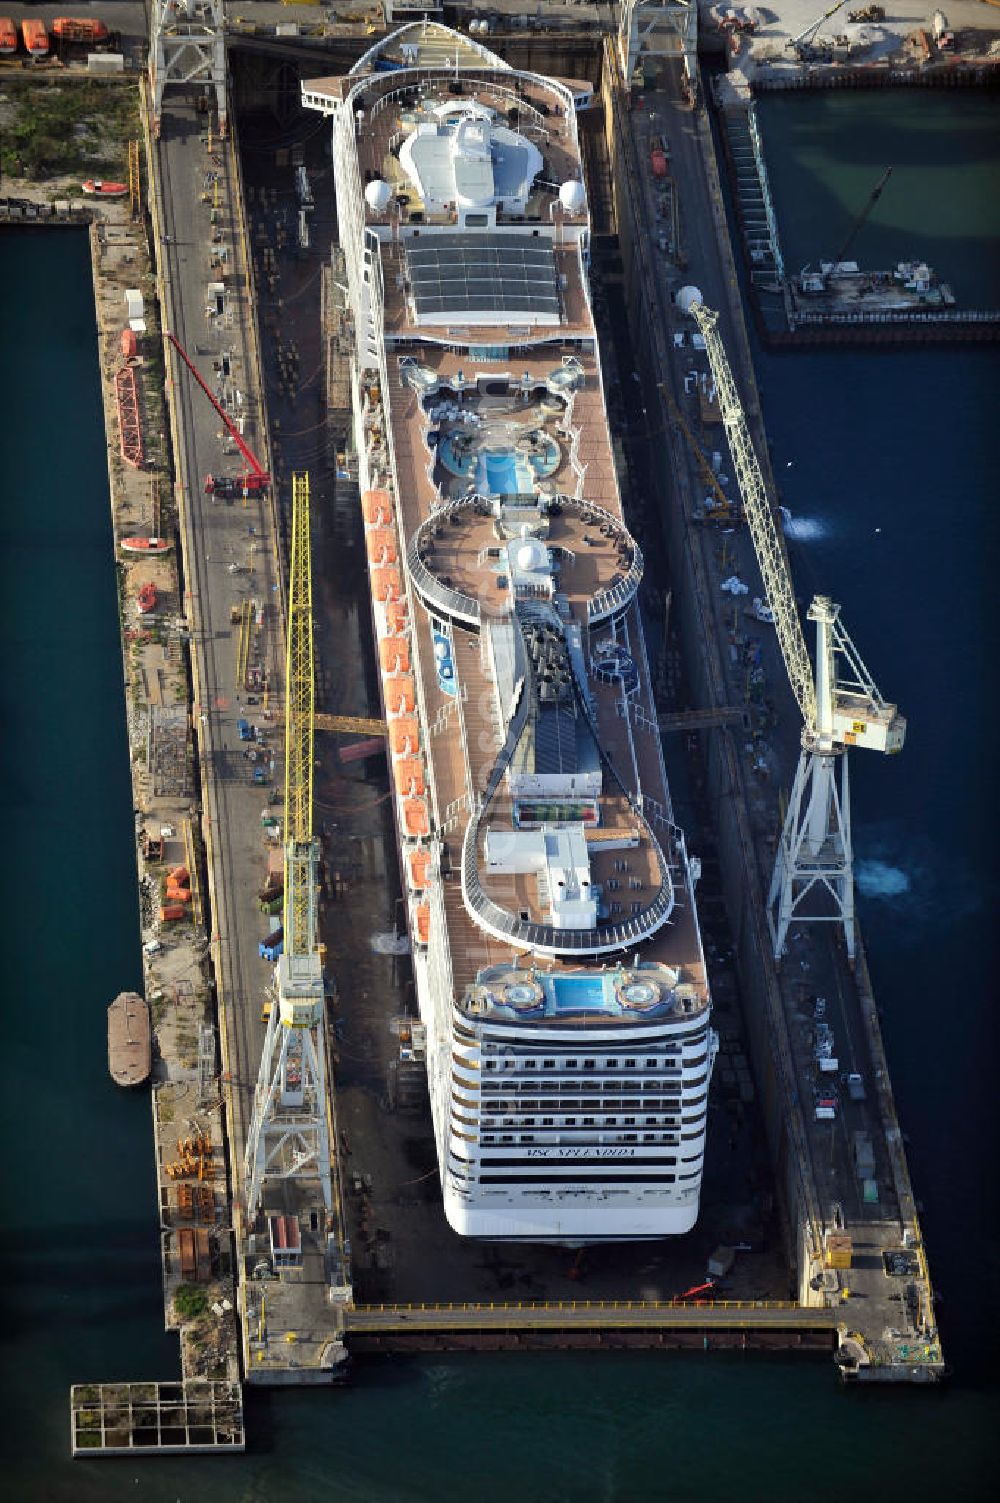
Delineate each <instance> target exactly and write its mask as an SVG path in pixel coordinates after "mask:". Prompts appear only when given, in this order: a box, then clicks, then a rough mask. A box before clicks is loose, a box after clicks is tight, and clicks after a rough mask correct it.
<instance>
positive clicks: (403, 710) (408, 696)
mask: <svg viewBox="0 0 1000 1503" xmlns="http://www.w3.org/2000/svg"><path fill="white" fill-rule="evenodd" d="M415 707H416V699H415V698H414V693H413V679H412V678H411V677H410V675H409V674H408V673H397V674H395V675H394V676H393V677H392V678H387V679H386V680H385V712H386V714H387V715H410V714H412V713H413V710H414V708H415Z"/></svg>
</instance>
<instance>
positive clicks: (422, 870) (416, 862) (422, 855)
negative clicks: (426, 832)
mask: <svg viewBox="0 0 1000 1503" xmlns="http://www.w3.org/2000/svg"><path fill="white" fill-rule="evenodd" d="M407 865H408V867H409V871H410V886H411V887H414V888H416V890H417V891H418V892H420V891H422V890H423V888H425V887H426V886H427V883H428V881H429V880H430V874H431V853H430V851H411V852H410V857H409V861H408V862H407Z"/></svg>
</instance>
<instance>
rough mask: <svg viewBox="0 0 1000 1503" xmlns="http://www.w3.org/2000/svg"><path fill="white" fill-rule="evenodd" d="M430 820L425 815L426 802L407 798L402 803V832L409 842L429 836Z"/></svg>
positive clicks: (421, 799)
mask: <svg viewBox="0 0 1000 1503" xmlns="http://www.w3.org/2000/svg"><path fill="white" fill-rule="evenodd" d="M430 830H431V826H430V820H429V818H428V815H427V800H426V799H423V798H408V799H405V800H404V802H403V832H404V834H405V835H406V836H407V837H408V838H409V839H410V840H419V839H420V838H421V837H422V836H424V835H429V834H430Z"/></svg>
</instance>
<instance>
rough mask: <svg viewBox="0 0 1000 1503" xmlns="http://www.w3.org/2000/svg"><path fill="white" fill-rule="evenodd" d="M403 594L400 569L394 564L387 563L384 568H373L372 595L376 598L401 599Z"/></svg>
mask: <svg viewBox="0 0 1000 1503" xmlns="http://www.w3.org/2000/svg"><path fill="white" fill-rule="evenodd" d="M402 594H403V585H402V581H401V580H400V577H399V570H398V569H397V568H396V567H395V566H394V565H393V564H386V565H385V566H384V567H383V568H380V569H373V570H372V595H373V596H374V597H375V599H376V600H382V601H389V600H399V599H400V598H401V596H402Z"/></svg>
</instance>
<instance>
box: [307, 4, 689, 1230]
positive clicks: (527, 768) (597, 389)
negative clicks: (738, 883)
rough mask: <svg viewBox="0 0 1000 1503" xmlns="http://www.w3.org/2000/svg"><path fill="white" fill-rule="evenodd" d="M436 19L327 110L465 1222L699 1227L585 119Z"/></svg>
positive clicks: (682, 966)
mask: <svg viewBox="0 0 1000 1503" xmlns="http://www.w3.org/2000/svg"><path fill="white" fill-rule="evenodd" d="M590 96H591V89H590V86H589V85H587V84H578V83H572V82H567V81H563V80H558V79H549V78H543V77H541V76H539V75H537V74H534V73H526V72H517V71H513V70H512V69H510V68H509V67H508V65H507V64H506V63H504V62H503V61H502V60H501V59H500V58H498V57H496V56H495V55H494V54H493V53H491V52H490V51H488V50H487V49H486V48H485V47H483V46H482V45H481V44H480V43H477V42H476V41H474V40H472V39H471V38H465V37H463V36H461V35H459V34H458V33H456V32H453V31H450V30H448V29H446V28H445V27H443V26H440V25H437V24H434V23H417V24H416V25H412V26H406V27H403V28H402V29H401V30H400V31H398V32H396V33H395V34H394V35H393V36H391V37H389V38H387V39H386V40H384V41H382V42H380V43H379V44H378V45H377V46H375V47H373V48H372V49H371V50H370V51H369V52H368V53H366V54H365V56H364V57H362V58H361V59H360V61H359V62H358V63H357V64H356V65H355V67H354V68H353V69H352V70H351V72H350V73H349V74H348V75H347V76H345V77H342V78H327V79H314V80H311V81H310V82H308V83H306V84H304V85H303V100H304V103H305V104H306V106H307V107H310V108H313V109H316V110H319V111H321V112H323V113H325V114H328V115H330V116H331V117H332V124H333V151H334V167H335V173H336V193H337V210H338V216H339V223H340V236H341V245H342V248H343V251H344V254H345V257H346V266H347V279H348V290H349V297H350V304H351V310H352V313H353V317H354V324H355V337H356V356H355V369H354V402H355V422H356V433H357V444H358V450H359V455H360V459H359V463H360V479H361V488H362V495H361V502H362V508H363V513H364V527H365V540H366V550H367V559H368V568H369V572H370V584H371V598H372V611H373V619H374V625H375V631H376V634H377V639H378V656H379V663H380V666H381V673H382V693H383V704H384V709H385V714H386V716H387V719H388V723H389V746H390V753H391V764H392V765H391V773H392V777H393V779H394V787H395V795H396V796H395V807H396V819H397V826H398V833H399V841H400V849H401V854H402V869H403V875H404V881H405V885H406V891H407V896H408V901H409V913H410V925H411V934H412V940H413V954H414V968H415V973H416V984H417V994H418V997H419V1005H420V1014H421V1019H422V1021H423V1023H424V1024H425V1027H426V1037H427V1076H428V1084H429V1090H430V1099H431V1106H432V1111H433V1118H434V1127H435V1135H436V1140H437V1152H438V1161H439V1167H440V1175H441V1184H442V1188H443V1194H444V1208H445V1213H446V1215H447V1218H448V1221H449V1222H450V1224H451V1226H452V1227H454V1228H455V1230H456V1231H458V1232H460V1233H462V1234H463V1235H465V1236H472V1237H486V1238H491V1239H512V1240H521V1241H532V1242H535V1241H554V1242H561V1243H568V1244H581V1243H587V1242H599V1241H606V1240H632V1239H637V1238H653V1237H665V1236H671V1235H676V1234H679V1233H684V1232H687V1231H689V1230H690V1229H691V1227H692V1226H693V1225H694V1224H695V1221H696V1219H697V1215H698V1204H699V1196H700V1191H701V1179H702V1167H703V1162H704V1154H705V1130H706V1121H707V1115H706V1109H707V1104H708V1088H709V1079H710V1076H711V1072H712V1065H713V1062H714V1058H715V1052H716V1045H717V1041H716V1037H715V1034H714V1033H713V1031H712V1029H711V1028H710V1026H709V1017H710V999H709V993H708V986H707V981H706V974H705V963H704V955H703V950H702V944H701V937H700V933H699V928H698V920H697V912H696V909H695V904H694V892H693V881H692V873H691V866H690V864H689V860H688V856H687V852H686V848H685V843H684V838H683V835H682V833H681V831H680V830H679V829H678V828H677V827H676V825H675V824H674V822H673V818H672V813H671V804H670V795H669V791H668V788H667V782H666V774H665V770H664V765H663V756H662V748H661V743H660V737H659V733H658V729H657V722H656V717H655V708H654V703H653V694H652V689H651V685H650V676H649V667H648V663H647V659H646V651H645V646H644V642H643V634H642V626H641V622H640V616H639V608H638V601H637V591H638V589H639V584H640V580H641V577H642V568H643V561H642V554H641V552H640V549H639V546H638V544H637V543H636V541H635V539H634V538H633V537H631V536H630V534H629V532H628V529H627V527H626V526H625V523H624V520H623V516H622V510H621V502H620V498H619V493H618V486H617V481H616V476H615V467H614V460H613V455H612V448H611V443H610V439H609V434H608V426H607V417H606V413H605V403H604V395H603V379H602V374H601V364H600V359H599V355H598V348H597V339H596V335H595V330H594V324H593V320H592V315H591V307H590V292H589V285H588V279H587V265H588V245H589V218H588V211H587V198H586V192H585V188H584V185H583V183H582V181H581V178H582V169H581V159H580V148H579V141H578V134H577V111H578V110H579V109H582V108H585V107H586V105H587V104H588V103H589V102H590Z"/></svg>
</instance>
